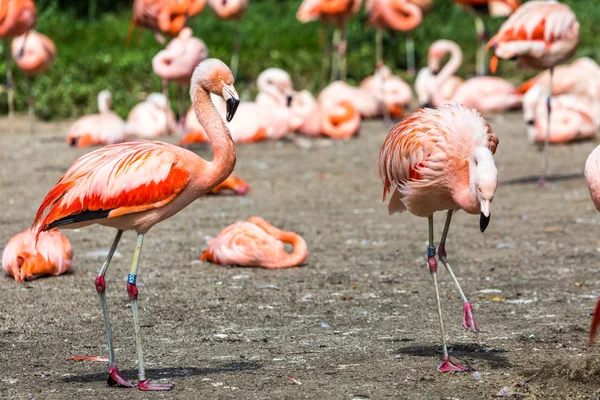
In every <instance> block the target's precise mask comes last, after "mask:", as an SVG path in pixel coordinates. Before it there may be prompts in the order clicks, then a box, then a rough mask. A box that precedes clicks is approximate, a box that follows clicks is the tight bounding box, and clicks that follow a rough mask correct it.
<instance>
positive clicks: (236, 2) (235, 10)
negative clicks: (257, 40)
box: [208, 0, 250, 76]
mask: <svg viewBox="0 0 600 400" xmlns="http://www.w3.org/2000/svg"><path fill="white" fill-rule="evenodd" d="M249 1H250V0H208V4H209V6H210V8H212V9H213V11H214V12H215V14H216V15H217V17H219V18H220V19H222V20H224V21H236V23H237V31H236V33H235V37H234V39H233V51H232V53H231V64H230V65H231V72H233V76H236V75H237V70H238V66H239V63H240V39H241V34H242V23H241V22H240V20H241V19H242V18H243V17H244V15H246V11H247V10H248V3H249Z"/></svg>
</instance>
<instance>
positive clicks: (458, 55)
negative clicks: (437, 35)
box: [435, 42, 463, 90]
mask: <svg viewBox="0 0 600 400" xmlns="http://www.w3.org/2000/svg"><path fill="white" fill-rule="evenodd" d="M448 53H450V60H448V62H447V63H446V65H444V67H443V68H442V69H441V70H440V72H439V73H438V74H437V76H436V77H435V86H436V88H438V90H439V88H441V86H442V84H443V83H444V82H445V81H447V80H448V79H449V78H450V77H452V76H453V75H454V74H455V73H456V71H458V69H459V68H460V65H461V64H462V59H463V55H462V51H461V50H460V47H458V45H457V44H456V43H452V42H448V43H445V44H444V54H448Z"/></svg>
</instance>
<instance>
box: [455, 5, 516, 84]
mask: <svg viewBox="0 0 600 400" xmlns="http://www.w3.org/2000/svg"><path fill="white" fill-rule="evenodd" d="M454 2H455V3H456V4H458V5H460V6H462V7H464V8H466V9H467V10H468V11H469V12H470V13H471V14H473V17H474V18H475V30H476V31H477V40H478V41H479V48H478V49H477V75H486V74H487V71H486V65H485V53H486V52H485V44H486V43H487V41H488V38H489V36H488V28H487V26H486V23H485V20H484V19H483V15H484V14H489V15H490V16H492V17H508V16H509V15H510V14H512V13H513V12H514V11H515V10H516V9H517V8H518V7H519V5H520V3H521V0H454Z"/></svg>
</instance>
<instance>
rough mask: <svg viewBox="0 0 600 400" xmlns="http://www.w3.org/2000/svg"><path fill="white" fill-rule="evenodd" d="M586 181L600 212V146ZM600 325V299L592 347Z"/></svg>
mask: <svg viewBox="0 0 600 400" xmlns="http://www.w3.org/2000/svg"><path fill="white" fill-rule="evenodd" d="M584 174H585V181H586V182H587V187H588V189H589V191H590V196H591V197H592V201H593V202H594V205H595V206H596V210H598V211H600V146H598V147H596V148H595V149H594V151H592V153H591V154H590V155H589V157H588V159H587V161H586V162H585V170H584ZM599 325H600V298H598V301H597V302H596V308H595V310H594V315H593V317H592V325H591V326H590V336H589V343H590V345H591V344H592V343H593V342H594V340H595V339H596V335H597V333H598V326H599Z"/></svg>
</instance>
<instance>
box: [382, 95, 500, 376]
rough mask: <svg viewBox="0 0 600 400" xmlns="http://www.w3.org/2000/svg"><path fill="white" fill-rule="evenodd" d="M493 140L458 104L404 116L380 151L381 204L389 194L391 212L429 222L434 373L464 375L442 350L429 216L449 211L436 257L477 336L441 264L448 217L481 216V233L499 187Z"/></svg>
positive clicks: (481, 123)
mask: <svg viewBox="0 0 600 400" xmlns="http://www.w3.org/2000/svg"><path fill="white" fill-rule="evenodd" d="M497 146H498V137H497V136H496V135H495V134H494V133H493V132H492V129H491V128H490V126H489V124H488V123H487V122H486V121H485V119H483V117H482V116H481V114H479V113H478V112H477V111H476V110H475V109H472V108H467V107H465V106H463V105H460V104H458V103H450V104H446V105H444V106H442V107H440V108H438V109H428V108H426V109H422V110H419V111H417V112H414V113H412V114H410V115H408V116H407V117H405V118H404V119H403V120H402V121H400V123H398V125H396V126H395V127H394V128H393V129H392V130H391V131H390V133H389V134H388V136H387V137H386V139H385V141H384V143H383V146H382V147H381V150H380V152H379V175H380V177H381V180H382V181H383V185H384V189H383V200H384V201H385V198H386V197H387V195H388V194H390V193H391V195H392V196H391V199H390V203H389V206H388V209H389V212H390V214H393V213H396V212H403V211H406V210H408V211H409V212H410V213H412V214H414V215H417V216H420V217H427V218H428V220H429V246H428V247H427V257H428V264H429V271H430V272H431V276H432V278H433V283H434V286H435V294H436V302H437V309H438V316H439V322H440V330H441V334H442V345H443V359H442V364H441V365H440V366H439V367H438V371H440V372H447V371H467V370H469V369H468V368H465V367H462V366H460V365H457V364H455V363H453V362H452V361H451V360H450V357H449V355H448V349H447V347H446V335H445V332H444V324H443V320H442V309H441V304H440V296H439V289H438V283H437V261H436V259H435V246H434V241H433V214H434V213H435V212H436V211H444V210H448V212H447V214H446V224H445V226H444V231H443V232H442V238H441V240H440V245H439V250H438V254H439V255H438V257H439V259H440V261H441V262H442V264H444V266H445V267H446V269H447V270H448V273H449V274H450V276H451V277H452V279H453V280H454V283H455V285H456V287H457V289H458V291H459V293H460V295H461V297H462V300H463V302H464V308H463V327H464V328H465V329H470V330H472V331H473V332H478V330H479V329H478V326H477V322H476V321H475V317H474V315H473V309H472V307H471V303H469V301H468V300H467V298H466V297H465V295H464V293H463V291H462V289H461V287H460V285H459V283H458V280H457V279H456V277H455V275H454V273H453V272H452V269H451V268H450V265H448V262H447V261H446V248H445V245H446V237H447V234H448V228H449V227H450V220H451V218H452V214H453V212H454V211H457V210H461V209H462V210H464V211H466V212H467V213H469V214H480V222H479V226H480V229H481V232H483V231H484V230H485V228H486V227H487V226H488V224H489V221H490V206H491V203H492V200H493V199H494V194H495V192H496V187H497V185H498V176H497V175H498V172H497V170H496V166H495V164H494V157H493V154H494V153H495V151H496V147H497Z"/></svg>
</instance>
